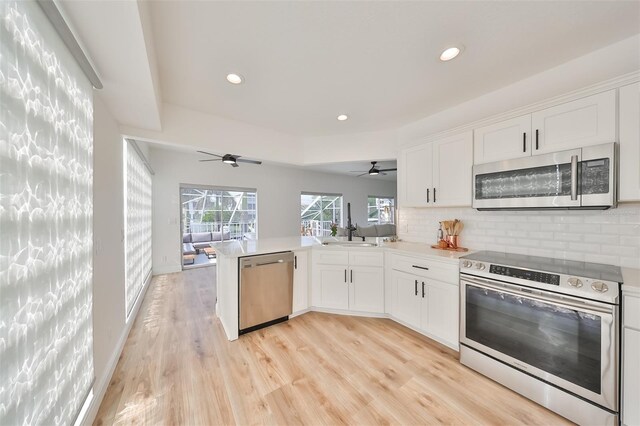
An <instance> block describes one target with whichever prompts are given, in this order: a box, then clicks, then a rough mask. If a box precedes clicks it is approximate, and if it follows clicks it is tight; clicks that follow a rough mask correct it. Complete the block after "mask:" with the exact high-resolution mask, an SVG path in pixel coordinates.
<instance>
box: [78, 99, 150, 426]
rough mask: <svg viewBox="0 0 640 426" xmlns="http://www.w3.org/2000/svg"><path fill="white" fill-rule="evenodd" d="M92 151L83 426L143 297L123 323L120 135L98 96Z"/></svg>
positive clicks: (93, 411) (90, 419) (90, 416)
mask: <svg viewBox="0 0 640 426" xmlns="http://www.w3.org/2000/svg"><path fill="white" fill-rule="evenodd" d="M93 149H94V151H93V163H94V164H93V224H94V225H93V239H94V255H93V357H94V368H95V375H96V380H95V383H94V386H93V394H94V398H93V400H92V402H91V406H90V407H89V409H88V412H87V415H86V417H85V419H84V424H91V423H92V422H93V419H94V417H95V415H96V414H97V411H98V408H99V406H100V402H101V400H102V397H103V395H104V392H105V391H106V388H107V385H108V384H109V380H110V379H111V376H112V374H113V370H114V369H115V367H116V364H117V362H118V358H119V357H120V353H121V352H122V348H123V346H124V343H125V341H126V339H127V336H128V334H129V330H130V329H131V325H132V324H133V321H134V320H135V317H136V314H137V311H138V309H139V308H140V305H141V303H142V299H143V297H140V298H139V299H138V302H137V304H136V306H134V308H133V311H132V315H131V316H130V318H129V321H128V322H127V321H126V311H125V276H124V275H125V266H124V262H125V259H124V237H123V235H124V185H123V170H122V168H123V159H122V155H123V152H122V136H121V134H120V130H119V128H118V124H117V123H116V122H115V120H114V118H113V116H112V115H111V113H110V112H109V111H108V110H107V108H106V106H105V103H104V101H103V100H102V99H101V98H100V95H99V94H95V95H94V141H93ZM146 285H147V286H148V282H147V284H146ZM145 289H146V287H145ZM145 289H143V290H142V292H143V293H142V294H144V291H145Z"/></svg>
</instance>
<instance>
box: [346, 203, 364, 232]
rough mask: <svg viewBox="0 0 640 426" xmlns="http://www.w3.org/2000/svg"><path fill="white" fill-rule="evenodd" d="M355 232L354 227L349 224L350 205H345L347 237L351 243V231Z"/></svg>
mask: <svg viewBox="0 0 640 426" xmlns="http://www.w3.org/2000/svg"><path fill="white" fill-rule="evenodd" d="M355 230H356V227H355V226H353V224H352V223H351V203H347V237H348V240H349V241H353V231H355ZM363 241H364V240H363Z"/></svg>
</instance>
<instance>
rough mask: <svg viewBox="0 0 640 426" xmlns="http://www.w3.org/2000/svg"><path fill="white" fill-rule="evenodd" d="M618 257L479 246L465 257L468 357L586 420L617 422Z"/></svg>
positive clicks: (463, 323)
mask: <svg viewBox="0 0 640 426" xmlns="http://www.w3.org/2000/svg"><path fill="white" fill-rule="evenodd" d="M621 283H622V275H621V272H620V268H619V267H614V266H610V265H601V264H594V263H584V262H573V261H564V260H558V259H549V258H543V257H532V256H523V255H515V254H506V253H498V252H490V251H481V252H477V253H473V254H470V255H467V256H464V257H463V258H461V260H460V292H461V294H460V295H461V309H460V317H461V318H460V343H461V345H460V362H462V363H463V364H465V365H467V366H469V367H471V368H473V369H474V370H477V371H479V372H480V373H482V374H484V375H486V376H488V377H490V378H492V379H494V380H496V381H497V382H499V383H502V384H503V385H505V386H507V387H509V388H511V389H513V390H515V391H516V392H518V393H520V394H522V395H524V396H526V397H528V398H529V399H532V400H534V401H536V402H537V403H539V404H541V405H543V406H545V407H547V408H549V409H550V410H552V411H555V412H556V413H558V414H560V415H562V416H564V417H566V418H568V419H570V420H572V421H574V422H576V423H580V424H598V425H605V424H611V425H614V424H615V425H617V424H618V413H619V406H620V403H619V381H620V362H619V360H620V285H621Z"/></svg>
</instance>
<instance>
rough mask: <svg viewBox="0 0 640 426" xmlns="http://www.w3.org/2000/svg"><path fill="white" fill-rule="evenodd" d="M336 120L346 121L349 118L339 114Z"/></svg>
mask: <svg viewBox="0 0 640 426" xmlns="http://www.w3.org/2000/svg"><path fill="white" fill-rule="evenodd" d="M336 118H337V119H338V121H344V120H346V119H348V118H349V116H348V115H347V114H340V115H339V116H338V117H336Z"/></svg>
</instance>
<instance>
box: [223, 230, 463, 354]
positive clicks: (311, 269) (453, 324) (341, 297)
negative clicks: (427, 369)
mask: <svg viewBox="0 0 640 426" xmlns="http://www.w3.org/2000/svg"><path fill="white" fill-rule="evenodd" d="M213 246H214V248H215V250H216V253H217V256H218V266H217V304H216V313H217V316H218V317H219V318H220V321H221V323H222V325H223V328H224V330H225V333H226V335H227V338H228V339H229V340H236V339H237V338H238V325H239V324H238V318H239V303H238V302H239V260H240V259H242V258H245V257H247V256H256V255H264V254H270V253H278V252H285V251H291V252H293V253H294V254H295V267H296V270H295V271H294V288H293V293H294V296H293V299H294V301H293V305H294V308H293V316H295V315H299V314H301V313H304V312H307V311H310V310H314V311H322V312H332V313H340V314H348V315H360V316H378V317H390V318H392V319H394V320H396V321H398V322H400V323H402V324H403V325H406V326H408V327H410V328H412V329H415V330H416V331H418V332H421V333H423V334H425V335H427V336H429V337H432V338H434V339H435V340H438V341H440V342H442V343H444V344H446V345H448V346H450V347H452V348H455V349H457V345H458V334H457V333H458V330H457V329H458V319H457V316H458V288H459V287H458V263H459V261H458V259H459V258H460V256H462V255H464V254H466V253H459V252H450V251H443V250H435V249H432V248H431V247H430V246H429V245H428V244H421V243H408V242H393V243H391V242H385V241H383V239H382V238H368V239H366V241H365V244H362V241H360V240H359V239H358V240H357V241H352V242H349V241H346V239H342V238H331V237H325V238H317V237H287V238H269V239H262V240H260V239H258V240H248V241H230V242H221V243H215V244H214V245H213ZM427 281H428V282H427ZM418 283H420V287H421V289H420V290H421V291H420V292H418V291H417V288H418V287H419V285H418ZM431 288H432V289H433V290H432V293H431V294H432V295H433V297H430V298H428V297H427V294H430V293H429V290H430V289H431ZM427 300H429V301H430V302H431V303H427ZM423 301H424V304H427V305H429V306H428V307H425V308H424V310H425V312H423V313H421V311H420V305H421V304H422V302H423ZM406 304H409V305H412V307H413V308H412V309H407V308H408V307H407V306H405V305H406ZM429 307H430V309H431V311H432V312H435V311H442V315H441V316H438V315H427V314H426V310H427V309H429ZM411 312H417V313H416V315H415V316H412V315H411ZM438 318H439V319H438ZM429 319H430V320H431V323H429ZM438 321H441V322H442V323H437V322H438Z"/></svg>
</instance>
